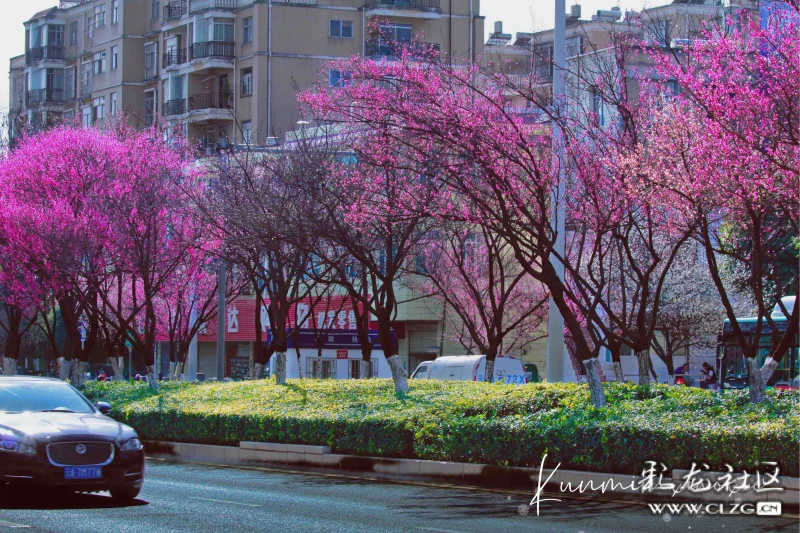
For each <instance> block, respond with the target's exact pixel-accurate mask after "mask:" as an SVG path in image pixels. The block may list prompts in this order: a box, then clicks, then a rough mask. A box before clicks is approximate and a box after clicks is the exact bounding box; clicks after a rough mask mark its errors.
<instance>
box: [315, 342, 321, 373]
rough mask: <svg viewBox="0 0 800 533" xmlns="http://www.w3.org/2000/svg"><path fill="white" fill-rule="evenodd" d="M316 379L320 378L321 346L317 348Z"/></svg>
mask: <svg viewBox="0 0 800 533" xmlns="http://www.w3.org/2000/svg"><path fill="white" fill-rule="evenodd" d="M316 378H317V379H322V348H317V375H316Z"/></svg>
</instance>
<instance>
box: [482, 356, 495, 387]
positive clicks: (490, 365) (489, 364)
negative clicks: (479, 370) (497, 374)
mask: <svg viewBox="0 0 800 533" xmlns="http://www.w3.org/2000/svg"><path fill="white" fill-rule="evenodd" d="M484 372H485V374H484V381H486V382H487V383H494V361H493V360H492V361H489V360H488V359H487V360H486V368H485V370H484Z"/></svg>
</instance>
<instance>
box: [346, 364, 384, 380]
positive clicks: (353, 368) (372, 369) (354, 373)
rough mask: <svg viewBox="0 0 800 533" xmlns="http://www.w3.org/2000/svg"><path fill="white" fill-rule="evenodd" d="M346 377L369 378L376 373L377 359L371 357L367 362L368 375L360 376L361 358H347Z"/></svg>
mask: <svg viewBox="0 0 800 533" xmlns="http://www.w3.org/2000/svg"><path fill="white" fill-rule="evenodd" d="M347 371H348V372H347V374H348V375H347V378H348V379H359V378H360V379H365V378H371V377H375V376H377V375H378V360H377V359H372V360H371V361H370V362H369V370H368V372H369V375H368V376H362V375H361V359H348V361H347Z"/></svg>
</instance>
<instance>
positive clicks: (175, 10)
mask: <svg viewBox="0 0 800 533" xmlns="http://www.w3.org/2000/svg"><path fill="white" fill-rule="evenodd" d="M186 13H187V9H186V0H179V1H178V2H170V3H169V4H167V5H165V6H164V22H170V21H172V20H178V19H179V18H181V17H182V16H184V15H185V14H186Z"/></svg>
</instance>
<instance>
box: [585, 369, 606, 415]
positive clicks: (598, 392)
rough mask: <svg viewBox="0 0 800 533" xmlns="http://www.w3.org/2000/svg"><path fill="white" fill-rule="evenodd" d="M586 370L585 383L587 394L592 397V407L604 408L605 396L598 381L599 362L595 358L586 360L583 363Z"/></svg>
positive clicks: (601, 384)
mask: <svg viewBox="0 0 800 533" xmlns="http://www.w3.org/2000/svg"><path fill="white" fill-rule="evenodd" d="M583 366H584V367H585V368H586V382H587V383H588V384H589V394H590V395H591V397H592V405H594V406H595V407H605V406H606V405H607V402H606V395H605V392H604V391H603V383H602V382H601V381H600V360H599V359H597V358H596V357H593V358H592V359H587V360H586V361H584V362H583Z"/></svg>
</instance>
